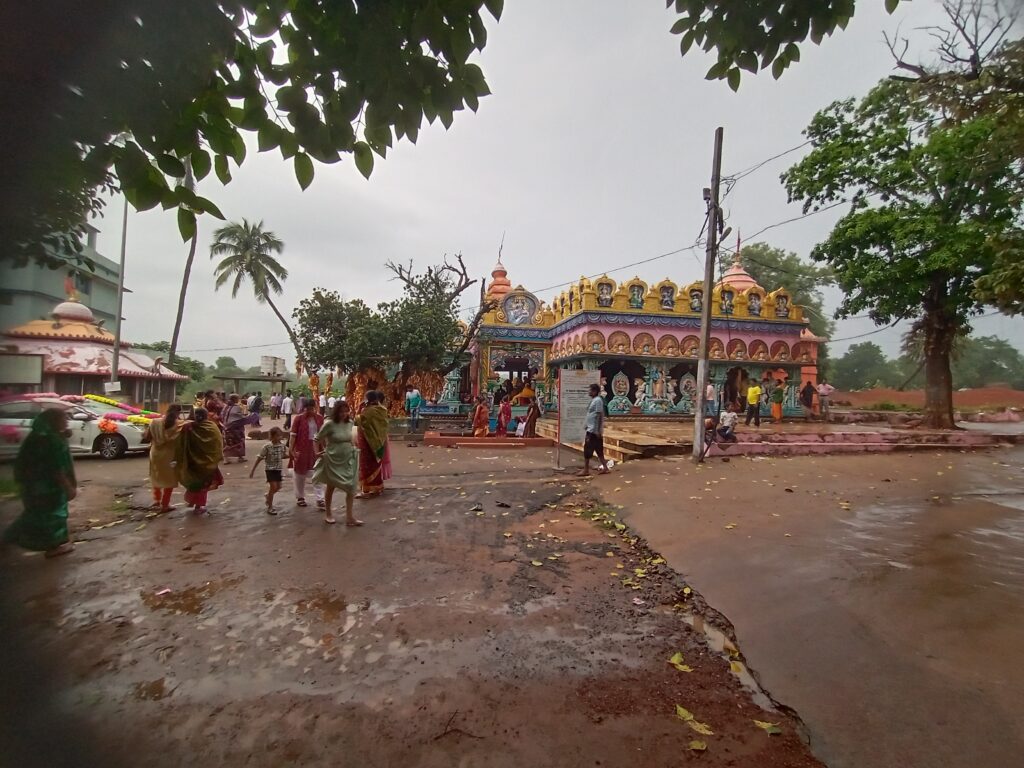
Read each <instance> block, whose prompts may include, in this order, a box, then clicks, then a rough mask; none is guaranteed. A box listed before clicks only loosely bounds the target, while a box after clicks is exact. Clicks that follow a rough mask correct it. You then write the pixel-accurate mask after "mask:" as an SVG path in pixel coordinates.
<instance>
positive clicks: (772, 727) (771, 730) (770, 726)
mask: <svg viewBox="0 0 1024 768" xmlns="http://www.w3.org/2000/svg"><path fill="white" fill-rule="evenodd" d="M754 725H756V726H757V727H758V728H761V729H763V730H764V731H765V732H767V733H768V734H770V735H772V736H778V735H779V734H780V733H782V729H781V728H779V724H778V723H766V722H765V721H764V720H755V721H754Z"/></svg>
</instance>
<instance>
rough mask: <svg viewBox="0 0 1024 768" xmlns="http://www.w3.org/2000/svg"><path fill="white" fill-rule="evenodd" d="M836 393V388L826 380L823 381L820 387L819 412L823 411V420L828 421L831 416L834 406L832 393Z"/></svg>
mask: <svg viewBox="0 0 1024 768" xmlns="http://www.w3.org/2000/svg"><path fill="white" fill-rule="evenodd" d="M835 391H836V388H835V387H833V386H832V385H831V384H829V383H828V382H827V381H826V380H825V379H822V380H821V383H820V384H819V385H818V410H820V411H821V420H822V421H828V420H829V416H830V415H831V412H832V406H831V403H830V399H831V397H832V393H833V392H835Z"/></svg>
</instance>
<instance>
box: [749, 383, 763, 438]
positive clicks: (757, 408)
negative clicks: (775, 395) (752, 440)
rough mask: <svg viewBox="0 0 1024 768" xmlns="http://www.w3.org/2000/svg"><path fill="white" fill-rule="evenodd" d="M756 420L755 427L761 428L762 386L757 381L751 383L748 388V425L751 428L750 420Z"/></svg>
mask: <svg viewBox="0 0 1024 768" xmlns="http://www.w3.org/2000/svg"><path fill="white" fill-rule="evenodd" d="M751 419H753V420H754V426H755V427H760V426H761V385H760V384H758V383H757V382H756V381H752V382H750V386H749V387H748V388H747V421H746V425H747V426H748V427H749V426H750V420H751Z"/></svg>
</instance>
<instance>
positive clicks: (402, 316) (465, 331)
mask: <svg viewBox="0 0 1024 768" xmlns="http://www.w3.org/2000/svg"><path fill="white" fill-rule="evenodd" d="M386 266H387V268H388V269H389V270H390V271H391V273H392V274H393V275H394V276H395V278H396V279H398V280H400V281H401V282H402V285H403V291H402V296H401V297H400V298H399V299H397V300H395V301H391V302H385V303H381V304H378V305H377V307H376V308H371V307H369V306H367V305H366V304H365V303H363V302H362V301H360V300H358V299H355V300H351V301H346V300H344V299H343V298H342V297H341V296H339V295H338V294H337V293H335V292H333V291H322V290H316V291H314V292H313V295H312V296H310V297H309V298H308V299H303V300H302V301H301V302H300V303H299V306H298V307H297V308H296V309H295V312H294V313H293V315H294V317H295V321H296V331H297V335H298V338H299V343H300V344H301V345H302V348H303V352H304V353H305V355H306V360H307V365H308V367H310V368H315V369H319V370H329V371H339V372H341V373H343V374H352V377H351V379H350V381H352V382H357V381H360V380H362V379H365V378H367V377H370V378H374V379H375V380H376V381H377V382H378V383H379V384H383V382H382V381H380V379H381V378H382V377H387V378H388V380H389V383H390V385H391V386H392V388H393V389H394V390H395V392H399V391H401V389H402V388H404V386H405V384H406V382H408V381H410V380H413V379H414V378H415V377H417V376H423V375H429V376H431V377H433V378H434V379H435V380H436V381H440V380H441V377H443V376H444V375H445V374H447V373H448V372H450V371H451V370H453V369H454V368H456V367H457V366H460V365H462V364H463V363H464V362H465V355H466V352H467V350H468V348H469V345H470V344H471V343H472V341H473V340H474V338H475V337H476V333H477V329H478V328H479V325H480V322H481V320H482V319H483V316H484V315H485V314H486V313H487V312H488V311H489V310H490V309H491V307H492V304H491V302H490V301H487V300H483V299H482V300H481V302H480V304H479V305H478V306H476V307H474V308H473V318H472V319H471V320H470V322H469V323H466V324H464V323H462V322H461V321H460V320H459V314H460V311H461V309H460V298H461V297H462V296H463V295H464V294H465V293H466V291H468V290H469V288H471V287H472V286H473V285H475V284H476V283H477V281H476V280H474V279H472V278H470V277H469V274H468V272H467V270H466V266H465V264H464V262H463V259H462V257H461V256H460V255H457V256H455V258H454V260H449V259H445V260H444V262H443V263H441V264H440V265H437V266H432V267H429V268H428V269H427V270H426V271H425V272H423V273H417V272H415V271H414V270H413V266H412V264H409V265H403V264H396V263H393V262H389V263H388V264H387V265H386ZM392 400H396V398H395V397H392Z"/></svg>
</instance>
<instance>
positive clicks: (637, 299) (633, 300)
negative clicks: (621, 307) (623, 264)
mask: <svg viewBox="0 0 1024 768" xmlns="http://www.w3.org/2000/svg"><path fill="white" fill-rule="evenodd" d="M629 306H630V307H631V308H632V309H643V308H644V288H643V286H642V285H631V286H629Z"/></svg>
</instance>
